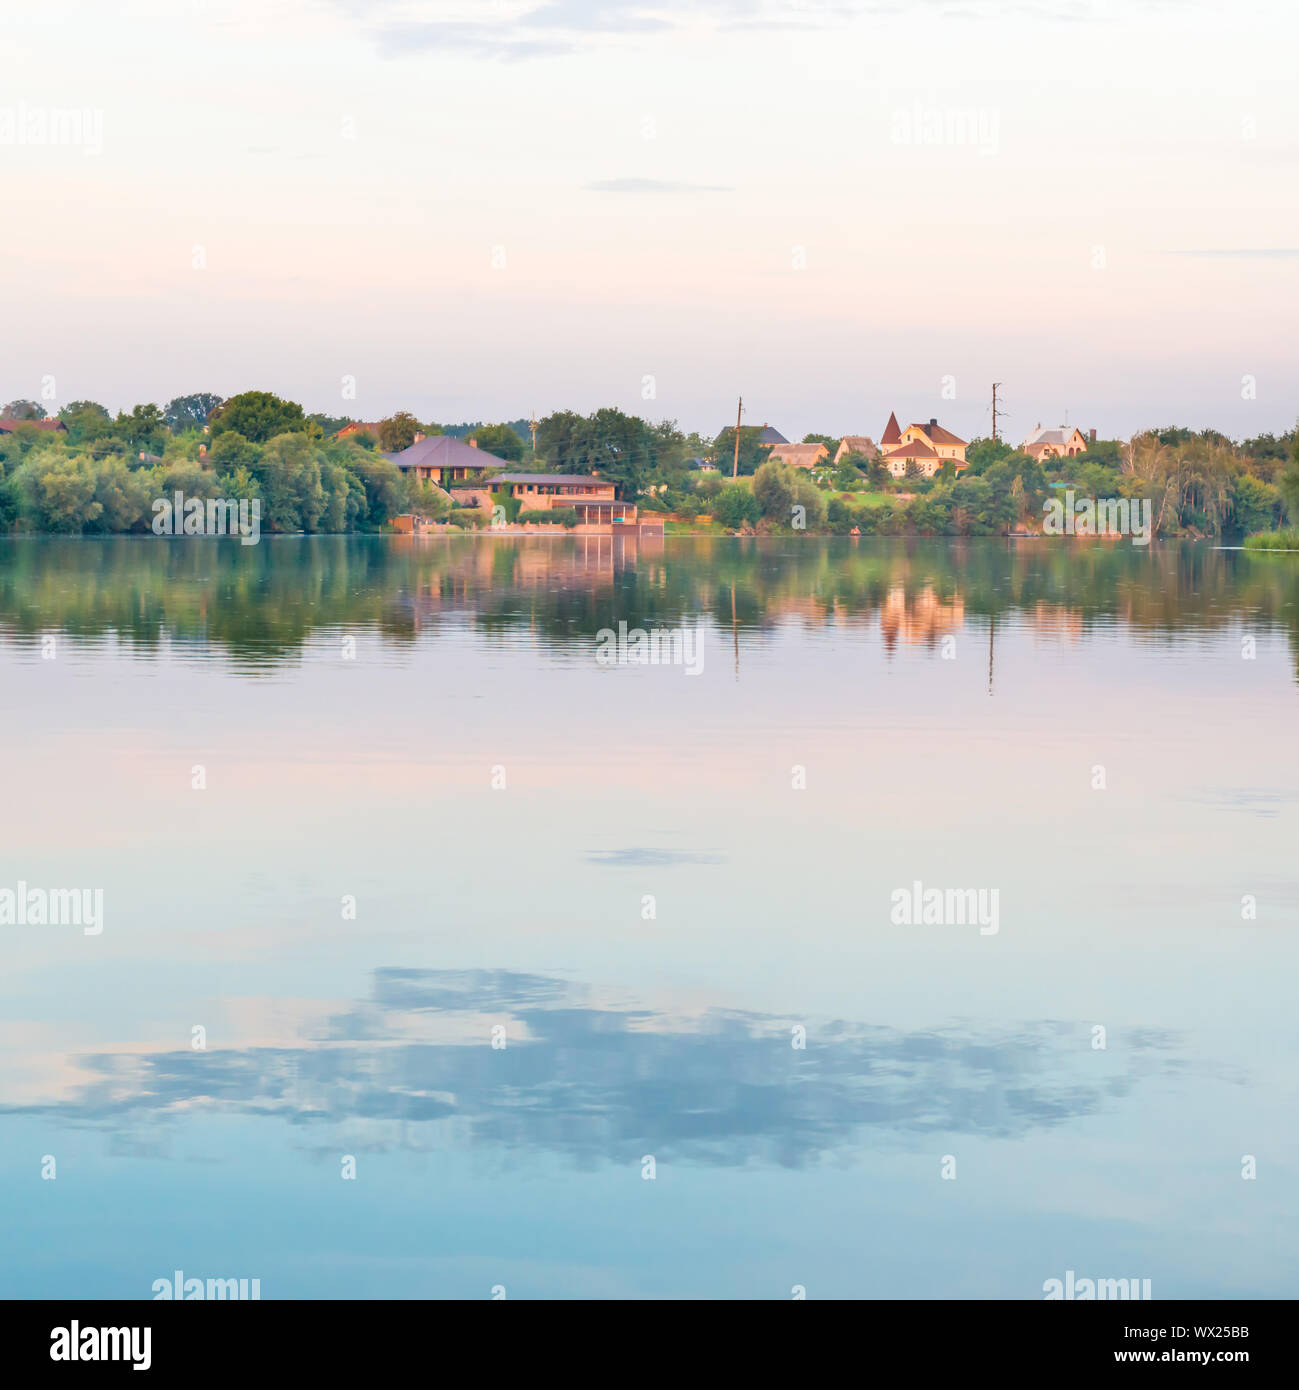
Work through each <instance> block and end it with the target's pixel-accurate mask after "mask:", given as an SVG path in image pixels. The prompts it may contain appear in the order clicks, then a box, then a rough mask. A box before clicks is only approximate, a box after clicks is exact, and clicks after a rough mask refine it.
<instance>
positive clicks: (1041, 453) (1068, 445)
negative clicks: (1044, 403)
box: [1024, 425, 1096, 463]
mask: <svg viewBox="0 0 1299 1390" xmlns="http://www.w3.org/2000/svg"><path fill="white" fill-rule="evenodd" d="M1091 437H1092V439H1093V440H1094V439H1095V438H1096V431H1095V430H1092V431H1091ZM1087 443H1088V441H1087V440H1086V439H1084V438H1083V432H1082V430H1080V429H1072V430H1071V429H1070V428H1069V426H1068V425H1061V426H1060V428H1059V429H1055V430H1044V429H1043V428H1042V426H1041V425H1039V426H1038V427H1037V428H1036V429H1035V430H1034V431H1033V433H1032V434H1030V435H1029V437H1028V438H1027V439H1026V440H1025V441H1024V452H1025V453H1026V454H1027V455H1028V456H1029V458H1032V459H1036V460H1037V461H1038V463H1041V462H1043V460H1045V459H1059V458H1073V457H1074V455H1075V454H1085V453H1086V452H1087Z"/></svg>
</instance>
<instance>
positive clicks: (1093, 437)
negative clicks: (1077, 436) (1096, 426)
mask: <svg viewBox="0 0 1299 1390" xmlns="http://www.w3.org/2000/svg"><path fill="white" fill-rule="evenodd" d="M1087 438H1088V439H1089V440H1091V442H1092V443H1093V444H1095V443H1096V431H1095V430H1088V431H1087Z"/></svg>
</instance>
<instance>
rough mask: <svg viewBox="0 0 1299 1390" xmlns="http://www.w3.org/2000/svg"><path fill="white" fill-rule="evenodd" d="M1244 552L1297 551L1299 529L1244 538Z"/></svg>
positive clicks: (1286, 529)
mask: <svg viewBox="0 0 1299 1390" xmlns="http://www.w3.org/2000/svg"><path fill="white" fill-rule="evenodd" d="M1245 549H1246V550H1299V527H1295V526H1290V527H1287V528H1284V529H1282V530H1280V531H1264V532H1263V533H1262V535H1258V536H1246V537H1245Z"/></svg>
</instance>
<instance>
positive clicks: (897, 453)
mask: <svg viewBox="0 0 1299 1390" xmlns="http://www.w3.org/2000/svg"><path fill="white" fill-rule="evenodd" d="M884 457H885V458H889V459H936V458H937V457H938V455H937V454H936V453H935V452H934V451H933V450H932V449H931V448H930V447H929V445H928V444H922V443H921V442H920V440H918V439H917V440H916V442H915V443H914V444H904V445H903V446H902V447H901V448H900V449H891V450H890V451H889V452H888V453H887V454H885V455H884Z"/></svg>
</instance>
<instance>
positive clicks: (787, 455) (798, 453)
mask: <svg viewBox="0 0 1299 1390" xmlns="http://www.w3.org/2000/svg"><path fill="white" fill-rule="evenodd" d="M829 457H830V451H829V449H827V448H826V447H825V445H824V444H774V445H773V446H772V448H771V452H770V453H769V454H768V455H767V458H768V459H769V460H770V459H774V460H775V461H776V462H777V463H787V464H789V465H790V466H791V467H793V468H815V467H816V466H817V464H819V463H824V462H825V461H826V459H828V458H829Z"/></svg>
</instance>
